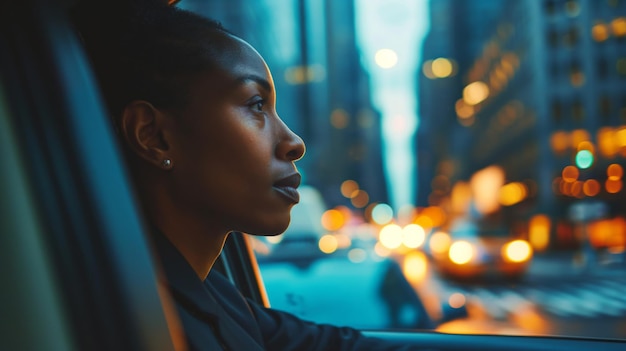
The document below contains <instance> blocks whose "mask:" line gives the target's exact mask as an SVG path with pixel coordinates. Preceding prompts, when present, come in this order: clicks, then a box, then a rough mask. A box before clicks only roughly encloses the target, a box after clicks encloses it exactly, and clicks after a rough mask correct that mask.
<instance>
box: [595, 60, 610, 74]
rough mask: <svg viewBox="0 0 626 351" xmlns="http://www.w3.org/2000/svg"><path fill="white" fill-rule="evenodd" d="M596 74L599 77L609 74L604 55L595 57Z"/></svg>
mask: <svg viewBox="0 0 626 351" xmlns="http://www.w3.org/2000/svg"><path fill="white" fill-rule="evenodd" d="M596 74H597V75H598V78H600V79H606V78H607V77H608V75H609V63H608V62H607V61H606V58H604V57H598V58H597V59H596Z"/></svg>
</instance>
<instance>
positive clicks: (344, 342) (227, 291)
mask: <svg viewBox="0 0 626 351" xmlns="http://www.w3.org/2000/svg"><path fill="white" fill-rule="evenodd" d="M154 243H155V246H156V249H157V251H158V254H159V256H160V259H161V263H162V266H163V268H164V272H165V276H166V278H167V284H168V286H169V290H170V292H171V294H172V297H173V298H174V301H175V302H176V307H177V310H178V313H179V317H180V320H181V322H182V325H183V329H184V331H185V335H186V336H187V341H188V344H189V348H190V350H212V351H213V350H237V351H257V350H272V351H274V350H294V351H295V350H297V351H306V350H311V351H317V350H320V351H321V350H408V349H409V348H405V347H401V346H400V345H395V346H394V345H389V344H386V343H384V342H383V341H381V340H378V339H373V338H367V337H365V336H363V335H362V334H361V333H360V332H359V331H357V330H355V329H352V328H345V327H335V326H331V325H326V324H315V323H311V322H307V321H304V320H301V319H299V318H298V317H295V316H294V315H291V314H289V313H286V312H281V311H277V310H273V309H269V308H265V307H263V306H260V305H258V304H257V303H255V302H254V301H251V300H247V299H245V298H244V297H243V295H241V293H240V292H239V291H238V290H237V288H236V287H235V286H234V285H233V284H232V283H231V282H230V281H229V280H228V279H226V278H225V277H224V276H223V275H221V274H220V273H219V272H216V271H215V270H214V271H211V273H210V274H209V276H208V277H207V279H206V280H205V281H204V282H203V281H201V280H200V279H199V278H198V276H197V275H196V273H195V272H194V270H193V269H192V267H191V266H190V265H189V264H188V263H187V261H186V260H185V258H184V257H183V256H182V255H181V254H180V253H179V252H178V250H177V249H176V248H175V247H174V246H173V245H172V244H171V243H170V242H169V240H168V239H167V238H166V237H165V236H163V235H162V234H158V233H157V234H155V235H154Z"/></svg>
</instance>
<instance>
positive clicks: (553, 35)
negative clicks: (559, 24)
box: [547, 29, 559, 48]
mask: <svg viewBox="0 0 626 351" xmlns="http://www.w3.org/2000/svg"><path fill="white" fill-rule="evenodd" d="M547 36H548V38H547V40H548V45H550V47H552V48H556V47H557V46H558V45H559V33H558V32H557V31H556V30H555V29H550V30H548V34H547Z"/></svg>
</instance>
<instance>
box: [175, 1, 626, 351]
mask: <svg viewBox="0 0 626 351" xmlns="http://www.w3.org/2000/svg"><path fill="white" fill-rule="evenodd" d="M177 6H180V7H183V8H186V9H190V10H193V11H196V12H198V13H201V14H205V15H207V16H209V17H212V18H215V19H217V20H219V21H222V22H223V23H224V24H225V25H226V26H227V27H228V28H229V29H231V30H232V31H233V32H235V34H237V35H240V36H242V37H244V38H246V40H248V41H249V42H250V43H251V44H252V45H253V46H255V47H256V48H258V49H259V51H260V52H261V54H262V55H263V56H264V57H265V58H266V60H267V62H268V65H269V66H270V68H271V69H272V71H273V72H274V81H275V85H276V90H277V92H278V101H277V105H278V112H279V114H280V115H281V117H282V118H283V119H284V120H285V122H286V123H287V124H288V125H289V126H290V127H291V128H292V129H293V130H294V131H295V132H296V133H298V134H299V135H301V136H302V138H303V139H304V141H305V142H306V143H307V147H308V152H307V154H306V155H305V157H304V158H303V159H302V160H301V161H299V162H298V167H299V169H300V170H301V172H302V174H303V186H302V188H301V203H300V204H298V205H296V206H295V208H294V210H293V216H292V223H291V225H290V227H289V229H287V231H286V233H285V234H283V235H280V236H277V237H265V238H252V239H251V240H252V242H253V246H254V249H255V252H256V255H257V259H258V263H259V267H260V270H261V273H262V278H263V281H264V284H265V288H266V290H267V295H268V298H269V303H270V304H271V305H272V306H273V307H275V308H280V309H284V310H287V311H290V312H292V313H294V314H296V315H298V316H300V317H302V318H305V319H311V320H315V321H319V322H330V323H339V324H344V325H350V326H355V327H359V328H371V329H407V328H408V329H416V328H417V329H434V330H438V331H444V332H450V333H478V334H521V335H568V336H583V337H604V338H618V339H625V338H626V324H625V323H624V316H626V300H624V298H623V295H624V294H623V293H624V291H625V290H626V274H625V269H626V253H625V248H626V201H624V199H626V197H625V193H624V191H626V190H624V189H623V176H624V167H625V166H626V161H625V157H626V153H625V152H624V150H626V137H625V135H626V1H624V0H524V1H500V0H491V1H485V0H456V1H427V0H422V1H417V0H415V1H409V0H407V1H402V0H395V1H370V0H360V1H332V2H331V1H326V2H323V1H292V0H275V1H251V0H250V1H246V0H240V1H236V2H232V1H212V2H206V1H200V0H185V1H183V2H182V3H180V4H178V5H177Z"/></svg>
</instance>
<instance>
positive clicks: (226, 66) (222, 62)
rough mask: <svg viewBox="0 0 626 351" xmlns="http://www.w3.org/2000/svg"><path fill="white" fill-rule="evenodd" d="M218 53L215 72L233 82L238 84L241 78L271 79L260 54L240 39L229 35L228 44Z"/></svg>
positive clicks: (268, 80)
mask: <svg viewBox="0 0 626 351" xmlns="http://www.w3.org/2000/svg"><path fill="white" fill-rule="evenodd" d="M218 55H219V57H217V67H216V68H217V70H218V72H216V73H220V75H223V76H224V78H227V77H228V78H230V80H231V81H232V83H233V84H239V83H241V82H242V81H243V80H259V79H262V80H263V81H266V82H271V80H272V79H271V74H270V72H269V69H268V67H267V65H266V63H265V61H264V60H263V58H262V57H261V55H260V54H259V53H258V52H257V51H256V50H255V49H254V48H253V47H252V46H251V45H250V44H248V43H247V42H245V41H244V40H242V39H239V38H237V37H234V36H230V39H229V40H228V45H226V46H224V48H223V50H221V52H220V53H219V54H218Z"/></svg>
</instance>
